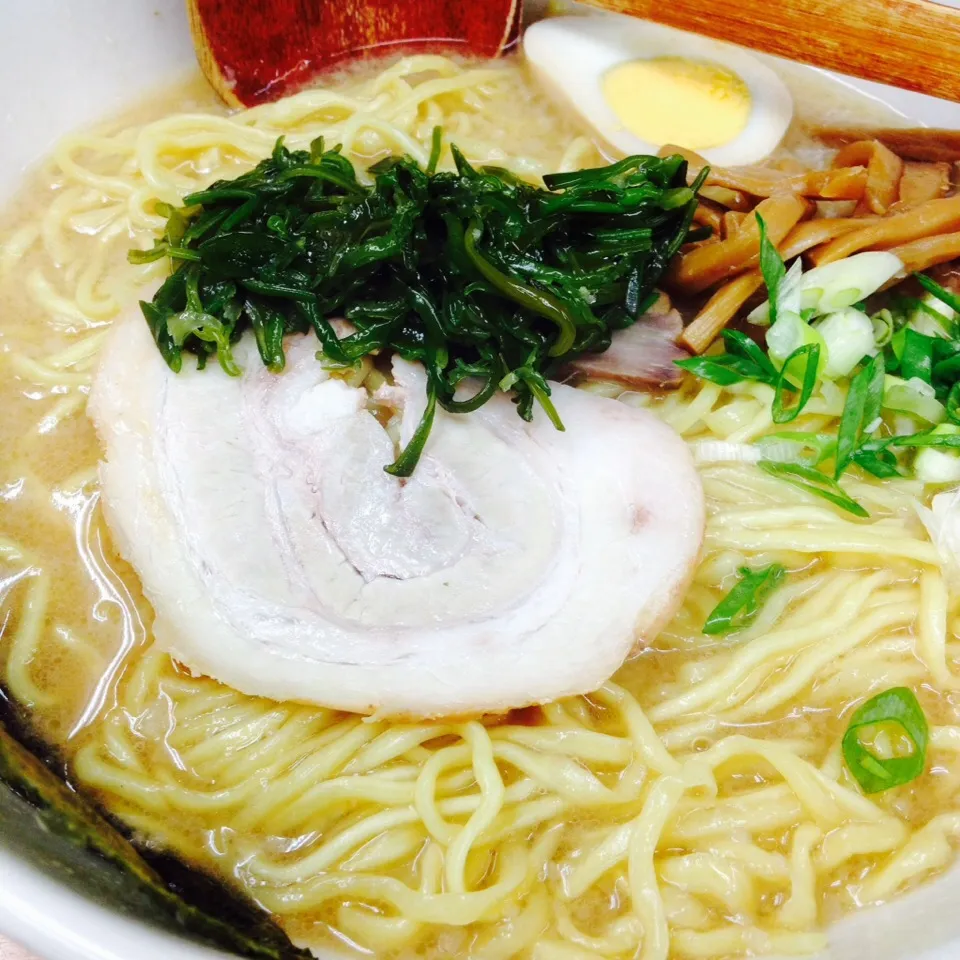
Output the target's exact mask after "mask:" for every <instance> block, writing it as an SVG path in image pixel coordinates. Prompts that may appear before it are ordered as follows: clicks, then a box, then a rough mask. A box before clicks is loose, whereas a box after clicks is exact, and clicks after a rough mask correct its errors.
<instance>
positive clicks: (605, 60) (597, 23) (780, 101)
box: [523, 14, 793, 166]
mask: <svg viewBox="0 0 960 960" xmlns="http://www.w3.org/2000/svg"><path fill="white" fill-rule="evenodd" d="M523 50H524V54H525V55H526V58H527V61H528V62H529V64H530V66H531V67H532V69H533V71H534V73H535V74H536V76H537V77H538V79H539V80H540V82H541V83H543V85H544V86H545V88H546V89H547V90H548V91H549V92H550V93H551V94H553V95H554V96H555V97H557V98H559V99H561V100H563V101H565V102H566V103H567V104H568V105H570V106H572V107H573V108H574V109H575V110H576V111H577V113H579V114H580V115H581V116H582V117H583V119H584V120H585V121H586V122H587V123H588V124H589V125H590V126H591V127H593V129H594V130H595V131H596V132H597V134H599V136H600V137H601V138H602V140H603V141H604V142H605V143H606V144H607V145H608V146H609V147H610V148H611V155H628V154H635V153H643V154H649V153H656V152H657V151H658V150H659V149H660V147H661V146H663V144H659V143H649V142H647V141H646V140H643V139H641V138H640V137H638V136H637V135H636V134H634V133H631V131H630V130H628V129H627V128H626V127H625V126H624V125H623V122H622V121H621V120H620V118H619V117H618V116H617V114H616V113H615V112H614V110H613V108H612V107H611V106H610V104H609V103H608V102H607V99H606V97H605V96H604V94H603V80H604V77H605V75H606V74H607V73H608V72H609V71H610V70H611V69H612V68H613V67H615V66H617V65H618V64H620V63H624V62H627V61H631V60H642V59H648V58H653V57H671V56H672V57H685V58H688V59H691V60H707V61H711V62H713V63H716V64H719V65H720V66H723V67H726V68H727V69H728V70H730V71H732V72H733V73H735V74H736V75H737V76H739V77H740V78H741V79H742V80H743V82H744V83H745V84H746V86H747V89H748V90H749V91H750V99H751V105H750V116H749V119H748V120H747V125H746V126H745V127H744V129H743V130H742V131H741V132H740V133H739V134H738V135H737V136H736V137H734V138H733V139H732V140H729V141H728V142H727V143H723V144H720V145H719V146H716V147H710V148H708V149H705V150H700V151H698V152H699V153H700V154H702V155H703V156H704V157H706V159H707V160H709V161H710V162H711V163H715V164H718V165H722V166H738V165H743V164H750V163H757V162H759V161H761V160H763V159H764V158H765V157H768V156H769V155H770V154H771V153H772V152H773V151H774V150H775V149H776V147H777V145H778V144H779V143H780V141H781V140H782V139H783V136H784V134H785V133H786V132H787V128H788V127H789V126H790V121H791V119H792V117H793V100H792V98H791V96H790V93H789V92H788V90H787V88H786V86H785V84H784V83H783V81H782V80H781V79H780V78H779V77H778V76H777V74H776V73H775V72H774V71H773V70H771V69H770V68H769V67H768V66H767V65H766V64H764V63H762V62H761V61H760V60H758V59H757V58H756V57H753V56H751V55H750V54H749V53H746V52H745V51H743V50H741V49H740V48H738V47H735V46H732V45H730V44H726V43H719V42H717V41H715V40H710V39H709V38H707V37H701V36H698V35H696V34H692V33H686V32H684V31H681V30H674V29H673V28H671V27H664V26H661V25H660V24H655V23H650V22H649V21H646V20H639V19H637V18H635V17H628V16H623V15H621V14H598V15H591V16H569V17H552V18H548V19H546V20H541V21H539V22H537V23H534V24H532V25H531V26H530V27H528V28H527V31H526V33H525V34H524V38H523ZM638 93H640V94H643V95H648V96H656V90H655V89H653V90H647V91H638Z"/></svg>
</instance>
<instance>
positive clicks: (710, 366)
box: [675, 330, 777, 387]
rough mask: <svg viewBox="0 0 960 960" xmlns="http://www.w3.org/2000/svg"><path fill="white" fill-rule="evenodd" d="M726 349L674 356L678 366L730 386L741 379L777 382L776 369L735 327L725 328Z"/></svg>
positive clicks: (752, 342) (748, 338)
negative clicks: (717, 351)
mask: <svg viewBox="0 0 960 960" xmlns="http://www.w3.org/2000/svg"><path fill="white" fill-rule="evenodd" d="M723 340H724V343H725V344H726V346H727V352H726V353H711V354H706V355H705V356H702V357H690V358H689V359H687V360H676V361H675V363H676V365H677V366H678V367H681V368H683V369H684V370H687V371H689V372H690V373H692V374H694V375H696V376H698V377H700V379H701V380H709V381H710V382H711V383H716V384H719V385H720V386H722V387H729V386H730V385H731V384H734V383H741V382H742V381H744V380H756V381H759V382H760V383H768V384H770V385H771V386H773V384H775V383H776V382H777V370H776V368H775V367H774V365H773V364H772V363H771V362H770V359H769V358H768V357H767V355H766V354H765V353H764V352H763V351H762V350H761V349H760V347H759V346H758V345H757V344H756V343H755V342H754V341H753V340H751V339H750V337H748V336H746V335H745V334H743V333H740V332H739V331H738V330H724V331H723Z"/></svg>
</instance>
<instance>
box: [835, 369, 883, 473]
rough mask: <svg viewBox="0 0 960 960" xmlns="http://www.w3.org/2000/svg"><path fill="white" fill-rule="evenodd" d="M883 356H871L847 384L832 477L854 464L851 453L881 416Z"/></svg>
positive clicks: (852, 453)
mask: <svg viewBox="0 0 960 960" xmlns="http://www.w3.org/2000/svg"><path fill="white" fill-rule="evenodd" d="M883 377H884V367H883V357H882V356H880V355H878V356H876V357H872V358H871V359H870V360H869V361H868V362H867V363H866V364H864V366H863V367H862V368H861V369H860V372H859V373H858V374H857V375H856V376H855V377H854V378H853V379H852V380H851V381H850V387H849V389H848V390H847V399H846V401H845V403H844V405H843V413H842V414H841V415H840V429H839V432H838V434H837V463H836V467H835V468H834V477H835V478H836V479H838V480H839V478H840V475H841V474H842V473H843V471H844V470H846V469H847V467H848V466H849V465H850V463H851V462H852V461H853V457H854V454H855V453H856V451H857V449H858V448H859V447H860V445H861V443H862V442H863V440H864V438H865V437H867V436H869V435H870V434H871V433H872V432H873V429H875V428H874V424H875V423H876V422H877V420H878V419H879V417H880V410H881V407H882V404H883Z"/></svg>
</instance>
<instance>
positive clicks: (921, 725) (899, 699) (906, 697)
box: [842, 687, 930, 793]
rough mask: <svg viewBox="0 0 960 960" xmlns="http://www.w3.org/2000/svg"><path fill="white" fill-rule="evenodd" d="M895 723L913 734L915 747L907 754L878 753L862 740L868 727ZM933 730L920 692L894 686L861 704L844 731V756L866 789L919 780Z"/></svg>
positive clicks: (910, 736)
mask: <svg viewBox="0 0 960 960" xmlns="http://www.w3.org/2000/svg"><path fill="white" fill-rule="evenodd" d="M879 724H894V725H896V726H897V727H899V728H900V729H901V730H902V731H903V732H904V733H905V734H906V735H907V737H908V738H909V740H910V742H911V744H912V745H913V751H912V752H911V753H910V754H909V755H907V756H905V757H889V758H887V759H882V758H880V757H878V756H877V755H876V754H875V753H874V752H873V751H872V750H870V749H869V748H868V747H867V746H865V745H864V743H863V742H862V741H861V739H860V737H861V735H862V734H863V733H864V732H865V728H867V727H876V726H878V725H879ZM929 737H930V730H929V727H928V726H927V718H926V716H924V713H923V709H922V708H921V706H920V704H919V702H918V701H917V698H916V696H915V695H914V693H913V691H912V690H909V689H908V688H907V687H894V688H893V689H891V690H885V691H884V692H883V693H879V694H877V696H875V697H872V698H871V699H869V700H868V701H867V702H866V703H863V704H861V705H860V706H859V707H858V708H857V710H856V712H855V713H854V715H853V716H852V717H851V718H850V726H848V727H847V732H846V733H845V734H844V735H843V743H842V747H843V759H844V761H845V762H846V764H847V769H848V770H849V771H850V773H851V774H852V775H853V778H854V779H855V780H856V781H857V783H859V784H860V788H861V789H862V790H863V792H864V793H881V792H882V791H884V790H890V789H892V788H893V787H901V786H903V785H904V784H905V783H910V782H911V781H912V780H916V779H917V777H919V776H920V775H921V774H922V773H923V771H924V767H925V766H926V762H927V743H928V741H929Z"/></svg>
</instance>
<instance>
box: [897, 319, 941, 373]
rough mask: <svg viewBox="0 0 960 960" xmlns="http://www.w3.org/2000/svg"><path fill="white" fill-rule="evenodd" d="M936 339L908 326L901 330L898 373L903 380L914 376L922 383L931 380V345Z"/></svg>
mask: <svg viewBox="0 0 960 960" xmlns="http://www.w3.org/2000/svg"><path fill="white" fill-rule="evenodd" d="M936 339H937V338H936V337H929V336H927V335H926V334H925V333H917V331H916V330H911V329H910V328H909V327H907V328H906V329H905V330H904V331H903V352H902V353H901V354H900V375H901V376H902V377H903V379H904V380H912V379H913V378H914V377H916V378H917V379H918V380H922V381H923V382H924V383H930V382H931V381H932V380H933V345H934V343H936Z"/></svg>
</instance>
